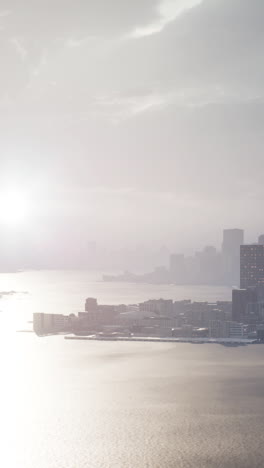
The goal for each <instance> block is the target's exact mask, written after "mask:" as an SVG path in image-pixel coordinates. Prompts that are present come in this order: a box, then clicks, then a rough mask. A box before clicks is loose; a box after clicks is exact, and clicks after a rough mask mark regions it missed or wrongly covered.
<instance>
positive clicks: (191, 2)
mask: <svg viewBox="0 0 264 468" xmlns="http://www.w3.org/2000/svg"><path fill="white" fill-rule="evenodd" d="M202 1H203V0H176V1H175V0H164V1H163V2H162V3H161V4H160V5H159V7H158V12H159V18H158V19H157V21H156V22H154V23H151V24H148V25H145V26H142V27H137V28H136V29H134V30H133V31H132V33H131V34H130V35H129V37H131V38H139V37H144V36H151V35H152V34H157V33H159V32H161V31H162V30H163V29H164V28H165V27H166V26H167V24H169V23H171V22H173V21H174V20H175V19H176V18H178V17H179V16H180V15H182V14H183V13H186V12H187V11H188V10H189V9H190V8H193V7H194V6H197V5H199V4H200V3H201V2H202Z"/></svg>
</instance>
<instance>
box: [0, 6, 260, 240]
mask: <svg viewBox="0 0 264 468" xmlns="http://www.w3.org/2000/svg"><path fill="white" fill-rule="evenodd" d="M263 18H264V2H263V0H203V1H199V0H174V1H173V0H167V1H166V0H164V1H163V2H159V1H158V0H134V1H133V2H132V1H128V0H127V1H126V0H115V1H114V0H113V1H111V0H96V1H94V0H93V1H92V0H88V1H84V0H74V1H73V0H64V1H62V0H47V1H45V2H44V1H43V0H38V1H37V0H6V1H3V0H0V67H1V73H0V121H1V127H0V151H1V174H0V182H1V184H2V185H3V184H4V185H6V184H8V182H9V181H10V180H12V182H13V183H14V184H18V186H22V187H24V188H25V187H26V189H27V190H28V191H29V192H30V193H31V195H32V194H33V195H32V196H33V197H34V200H35V203H36V205H37V207H38V208H37V211H38V215H42V216H43V217H57V219H60V217H61V218H62V221H61V222H62V223H64V225H65V223H69V224H72V219H73V217H74V215H75V216H76V213H78V220H80V219H81V223H82V226H83V231H82V232H83V235H84V236H87V237H89V238H90V239H91V238H94V239H99V241H101V242H110V241H111V242H114V241H115V242H118V243H121V244H122V243H123V244H126V243H129V244H132V243H133V242H145V243H146V242H148V241H149V238H150V237H151V242H155V243H156V244H159V243H160V244H164V243H168V244H169V245H170V246H173V245H175V246H178V247H179V249H185V248H187V247H188V245H189V243H190V242H192V243H193V245H194V246H195V245H196V244H198V245H201V244H202V243H203V242H204V243H208V242H209V241H210V239H211V240H212V242H218V241H219V240H220V239H219V236H220V231H221V229H222V228H223V227H245V228H246V229H247V231H248V235H249V237H250V236H251V237H250V240H254V237H255V236H256V235H257V233H259V231H262V230H264V225H263V227H262V221H261V219H260V216H259V215H257V213H261V211H262V200H263V195H264V188H263V180H262V179H263V169H264V161H263V154H262V153H263V148H262V147H263V144H262V140H263V121H264V120H263V117H264V115H263V114H264V107H263V87H264V85H263V83H264V61H263V46H264V27H263V26H264V25H263V22H264V20H263ZM65 219H66V220H67V221H65ZM78 222H79V221H78ZM106 232H107V233H108V235H107V234H106ZM102 233H103V234H102ZM260 233H261V232H260ZM149 242H150V241H149ZM187 243H188V245H187Z"/></svg>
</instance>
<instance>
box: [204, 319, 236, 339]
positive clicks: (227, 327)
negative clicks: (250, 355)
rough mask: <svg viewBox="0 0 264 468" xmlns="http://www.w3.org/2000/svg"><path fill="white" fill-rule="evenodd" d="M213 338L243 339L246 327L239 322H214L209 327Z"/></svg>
mask: <svg viewBox="0 0 264 468" xmlns="http://www.w3.org/2000/svg"><path fill="white" fill-rule="evenodd" d="M209 334H210V337H211V338H243V336H244V326H243V323H238V322H222V321H221V320H212V321H211V322H210V326H209Z"/></svg>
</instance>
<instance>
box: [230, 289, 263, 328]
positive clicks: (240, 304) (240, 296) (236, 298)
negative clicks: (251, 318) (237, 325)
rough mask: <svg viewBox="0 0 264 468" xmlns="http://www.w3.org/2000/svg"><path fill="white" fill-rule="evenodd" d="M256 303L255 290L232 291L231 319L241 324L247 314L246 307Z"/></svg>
mask: <svg viewBox="0 0 264 468" xmlns="http://www.w3.org/2000/svg"><path fill="white" fill-rule="evenodd" d="M254 302H257V291H256V289H233V291H232V319H233V320H234V321H235V322H241V321H243V320H244V319H245V317H246V315H247V314H248V305H249V304H250V303H254Z"/></svg>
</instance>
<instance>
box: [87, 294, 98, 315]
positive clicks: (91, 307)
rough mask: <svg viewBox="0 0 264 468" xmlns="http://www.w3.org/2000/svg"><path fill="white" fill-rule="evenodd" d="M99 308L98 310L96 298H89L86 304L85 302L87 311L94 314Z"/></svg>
mask: <svg viewBox="0 0 264 468" xmlns="http://www.w3.org/2000/svg"><path fill="white" fill-rule="evenodd" d="M97 308H98V304H97V299H95V298H94V297H88V299H86V302H85V311H86V312H94V311H96V310H97Z"/></svg>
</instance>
